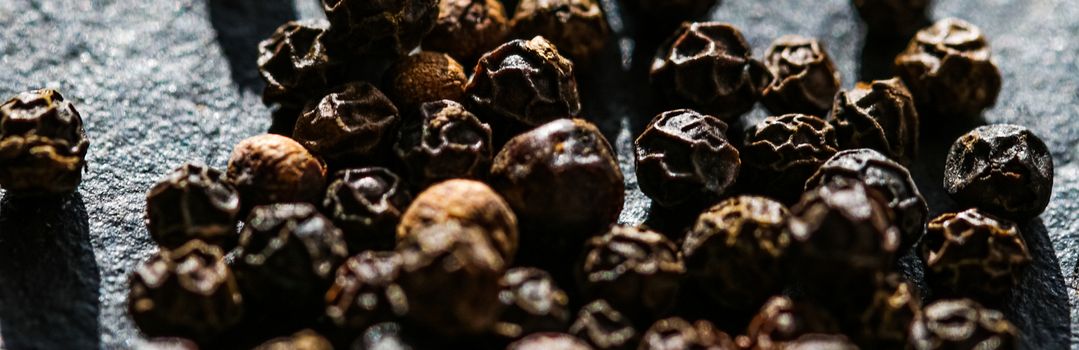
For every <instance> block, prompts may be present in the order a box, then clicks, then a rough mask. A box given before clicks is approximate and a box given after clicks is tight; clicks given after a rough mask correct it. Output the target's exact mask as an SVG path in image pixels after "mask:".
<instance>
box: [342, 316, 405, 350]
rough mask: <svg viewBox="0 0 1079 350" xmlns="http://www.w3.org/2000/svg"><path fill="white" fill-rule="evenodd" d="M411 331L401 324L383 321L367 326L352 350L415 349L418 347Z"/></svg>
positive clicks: (353, 344)
mask: <svg viewBox="0 0 1079 350" xmlns="http://www.w3.org/2000/svg"><path fill="white" fill-rule="evenodd" d="M418 348H419V347H417V346H416V342H415V340H414V339H413V337H412V336H411V334H410V333H408V332H405V330H404V329H403V328H402V327H401V325H399V324H397V323H393V322H383V323H379V324H376V325H374V326H371V327H369V328H367V330H365V331H364V332H363V334H361V335H360V336H359V337H358V338H356V341H354V342H353V343H352V347H351V349H352V350H413V349H418Z"/></svg>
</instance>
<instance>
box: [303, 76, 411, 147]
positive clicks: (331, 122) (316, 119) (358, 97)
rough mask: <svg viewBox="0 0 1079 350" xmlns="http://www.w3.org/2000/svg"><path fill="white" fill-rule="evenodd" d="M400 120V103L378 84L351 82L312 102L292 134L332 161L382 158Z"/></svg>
mask: <svg viewBox="0 0 1079 350" xmlns="http://www.w3.org/2000/svg"><path fill="white" fill-rule="evenodd" d="M400 123H401V117H400V115H399V112H398V110H397V107H396V106H394V104H393V102H390V99H389V98H387V97H386V95H383V94H382V92H381V91H379V90H378V88H376V87H375V86H374V85H371V84H369V83H366V82H358V83H350V84H346V85H343V86H340V87H337V88H334V89H333V91H331V92H330V93H329V94H327V95H326V96H325V97H322V99H321V100H320V101H319V102H318V103H317V104H312V105H310V106H308V107H307V108H306V109H305V110H304V112H303V114H302V115H301V116H300V118H299V120H297V121H296V126H295V128H294V129H293V131H292V138H293V139H295V140H296V142H299V143H300V144H301V145H303V146H304V147H306V148H307V149H308V150H309V151H311V153H313V154H315V155H317V156H319V157H322V158H324V159H325V160H326V161H328V162H330V163H331V164H332V165H341V164H351V163H357V162H368V163H370V162H378V161H380V160H383V159H382V157H383V154H384V153H386V152H387V151H388V150H389V149H390V147H391V145H393V139H394V137H395V136H396V135H397V127H398V125H399V124H400Z"/></svg>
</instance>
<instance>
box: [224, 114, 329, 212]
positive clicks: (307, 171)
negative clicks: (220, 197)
mask: <svg viewBox="0 0 1079 350" xmlns="http://www.w3.org/2000/svg"><path fill="white" fill-rule="evenodd" d="M228 176H229V180H230V181H232V183H233V185H235V186H236V190H237V191H239V192H240V204H241V205H242V208H243V209H242V210H241V214H242V213H246V212H248V211H249V210H250V209H251V208H253V207H255V206H258V205H267V204H273V203H284V202H310V203H314V202H316V201H317V200H318V199H319V198H320V197H322V194H323V192H322V191H323V190H324V189H325V187H323V186H325V184H326V166H325V165H324V164H323V163H322V161H321V160H319V159H318V158H316V157H315V156H314V155H312V154H311V153H310V152H308V151H307V149H305V148H304V147H303V146H301V145H300V144H299V143H296V141H293V140H292V139H290V138H287V137H284V136H280V135H273V134H264V135H259V136H254V137H251V138H248V139H245V140H243V141H240V143H239V144H238V145H236V148H235V149H233V150H232V157H231V158H230V159H229V166H228Z"/></svg>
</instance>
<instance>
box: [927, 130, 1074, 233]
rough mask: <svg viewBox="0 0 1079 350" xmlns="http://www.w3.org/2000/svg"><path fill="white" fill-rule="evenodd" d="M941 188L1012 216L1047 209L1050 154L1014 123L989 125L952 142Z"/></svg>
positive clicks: (959, 198)
mask: <svg viewBox="0 0 1079 350" xmlns="http://www.w3.org/2000/svg"><path fill="white" fill-rule="evenodd" d="M944 189H945V190H946V191H947V192H948V194H950V195H951V196H952V198H954V199H955V200H956V201H957V202H959V203H961V204H963V205H967V206H973V207H978V208H979V209H982V210H985V211H987V212H989V213H992V214H995V215H999V216H1002V217H1006V218H1009V219H1012V220H1020V221H1022V220H1028V219H1031V218H1034V217H1036V216H1038V215H1039V214H1041V213H1042V211H1045V208H1046V207H1047V206H1048V205H1049V197H1050V196H1051V195H1052V194H1053V156H1052V154H1050V153H1049V148H1048V147H1046V145H1045V142H1042V140H1041V139H1040V138H1038V136H1036V135H1034V133H1032V132H1030V130H1028V129H1027V128H1024V127H1021V126H1017V125H987V126H982V127H979V128H977V129H974V131H971V132H969V133H967V134H966V135H963V136H962V137H960V138H959V139H958V140H956V141H955V143H954V144H952V148H951V151H949V152H948V160H947V163H946V165H945V166H944Z"/></svg>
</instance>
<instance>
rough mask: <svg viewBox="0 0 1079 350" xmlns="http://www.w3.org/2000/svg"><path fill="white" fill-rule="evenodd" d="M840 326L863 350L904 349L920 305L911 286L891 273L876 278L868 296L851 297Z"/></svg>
mask: <svg viewBox="0 0 1079 350" xmlns="http://www.w3.org/2000/svg"><path fill="white" fill-rule="evenodd" d="M850 300H851V301H852V302H851V303H848V304H847V305H845V306H846V308H845V309H846V310H843V311H842V313H843V314H844V317H845V319H844V320H843V326H844V328H845V330H846V332H847V334H850V335H851V336H852V337H853V338H854V339H855V341H856V342H857V343H858V345H860V346H862V347H863V348H866V349H905V348H906V345H907V344H908V342H909V339H910V330H911V324H912V323H913V322H914V320H915V319H916V318H917V317H919V316H921V312H922V303H921V298H919V296H918V294H917V290H916V289H915V287H914V285H912V284H910V283H909V282H907V281H905V280H904V279H903V278H902V277H901V276H899V275H898V274H895V273H889V274H879V275H878V277H877V279H876V288H875V289H874V291H873V293H872V295H870V296H868V297H865V298H863V296H852V298H851V299H850Z"/></svg>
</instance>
